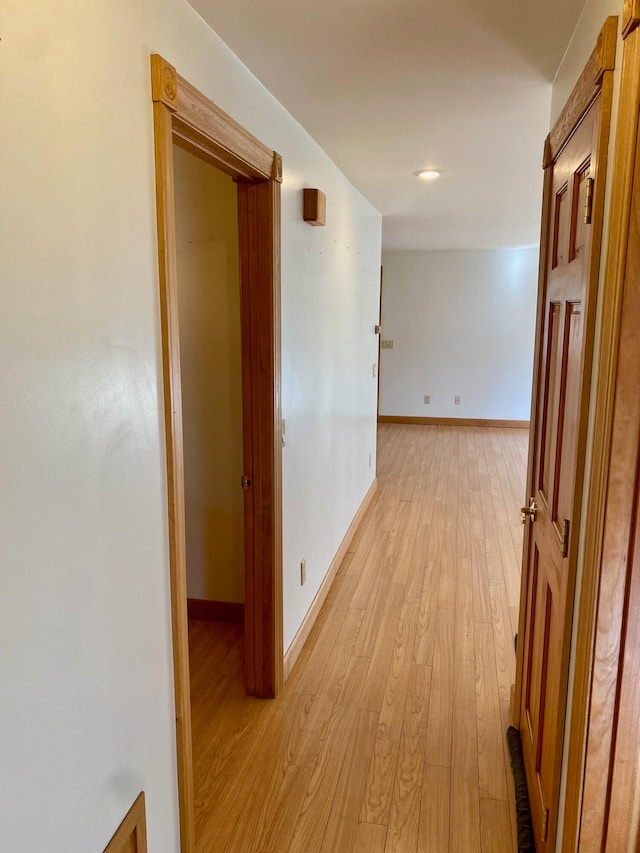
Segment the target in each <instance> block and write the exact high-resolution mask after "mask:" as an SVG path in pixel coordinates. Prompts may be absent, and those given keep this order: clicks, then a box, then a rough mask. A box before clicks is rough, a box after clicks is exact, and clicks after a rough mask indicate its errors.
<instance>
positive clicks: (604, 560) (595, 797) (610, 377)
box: [562, 0, 640, 853]
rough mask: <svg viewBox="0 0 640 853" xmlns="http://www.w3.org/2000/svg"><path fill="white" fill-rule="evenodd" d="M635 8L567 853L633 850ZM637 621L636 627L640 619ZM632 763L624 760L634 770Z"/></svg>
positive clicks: (616, 182)
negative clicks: (631, 614)
mask: <svg viewBox="0 0 640 853" xmlns="http://www.w3.org/2000/svg"><path fill="white" fill-rule="evenodd" d="M639 25H640V0H625V3H624V12H623V19H622V35H623V39H624V53H623V61H622V80H621V90H620V101H619V108H618V127H617V134H616V144H615V158H614V165H613V189H612V199H611V218H610V223H609V246H608V252H607V262H606V275H605V282H604V289H603V295H602V299H603V315H602V323H601V344H600V351H599V358H598V372H597V385H596V397H595V414H594V428H593V446H592V454H591V459H592V463H591V471H590V476H589V482H588V486H587V494H588V501H587V508H586V514H585V543H584V556H583V561H582V584H581V592H580V602H579V607H578V623H577V631H576V651H575V675H574V680H573V686H572V713H571V720H570V725H569V728H568V736H569V743H568V753H567V769H566V772H567V784H566V799H565V809H564V831H563V837H562V851H563V853H574V851H577V850H580V851H598V853H601V851H605V853H616V851H621V850H632V849H634V850H635V849H637V844H638V836H637V833H638V814H637V810H638V803H637V802H635V800H637V795H636V791H637V789H638V784H639V780H638V765H637V759H638V756H639V755H640V721H639V720H638V715H637V707H638V704H637V703H638V686H639V680H640V675H639V669H638V661H639V660H640V637H639V636H638V632H637V625H636V624H635V621H634V620H632V619H630V618H628V617H629V614H630V613H632V612H633V608H634V607H637V600H638V598H637V597H638V584H639V583H640V555H639V554H638V550H637V548H638V542H637V541H636V535H637V527H636V525H637V512H638V488H639V480H638V478H639V473H638V460H639V456H640V404H639V401H638V364H639V363H640V361H639V360H640V340H639V338H638V329H639V328H640V221H639V213H638V212H639V211H640V124H639V115H640V26H639ZM636 621H637V617H636ZM629 758H631V760H629Z"/></svg>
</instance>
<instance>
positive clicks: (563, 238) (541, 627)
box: [509, 18, 617, 850]
mask: <svg viewBox="0 0 640 853" xmlns="http://www.w3.org/2000/svg"><path fill="white" fill-rule="evenodd" d="M616 39H617V19H615V18H610V19H608V20H607V21H606V23H605V26H604V28H603V30H602V32H601V34H600V38H599V40H598V44H597V45H596V48H595V49H594V52H593V54H592V56H591V58H590V60H589V62H588V63H587V66H586V67H585V70H584V72H583V74H582V76H581V77H580V80H579V81H578V84H577V85H576V87H575V89H574V91H573V93H572V95H571V96H570V98H569V101H568V102H567V105H566V106H565V109H564V111H563V113H562V115H561V116H560V118H559V120H558V122H557V124H556V126H555V127H554V129H553V131H552V133H551V136H550V140H549V142H548V145H546V147H545V152H546V153H545V165H546V169H545V191H544V201H543V222H542V228H543V230H542V240H541V246H542V251H541V265H540V287H539V305H538V319H537V336H536V355H535V359H534V393H533V410H532V417H533V424H534V426H533V429H532V441H531V445H530V459H529V474H528V480H527V483H528V486H527V493H526V494H527V500H528V499H529V497H530V496H535V499H536V502H537V503H538V505H539V506H540V507H541V512H540V513H539V518H538V521H537V523H536V526H533V525H527V530H526V532H525V548H524V553H525V561H524V563H523V579H522V586H521V590H522V599H521V605H520V627H519V637H521V638H522V640H523V642H521V643H520V644H519V655H518V665H517V676H516V697H517V701H516V710H515V723H516V725H518V726H519V727H520V730H521V733H522V734H523V746H524V749H525V766H526V767H527V775H528V778H529V784H530V790H534V791H535V794H534V796H533V802H532V811H533V818H534V827H535V829H536V833H537V836H536V837H537V844H538V846H540V847H542V849H544V850H553V849H555V832H556V826H557V821H558V797H559V786H560V767H561V761H562V732H563V731H564V717H565V708H566V695H567V694H566V689H565V685H566V681H567V677H568V668H569V650H570V635H571V625H572V621H571V614H572V612H573V589H574V583H575V571H576V563H577V548H578V537H577V535H571V536H569V539H568V543H567V545H566V551H562V550H561V553H562V556H563V558H565V557H566V558H567V566H566V568H563V569H562V571H560V572H558V566H556V565H554V559H555V558H554V557H553V555H554V554H555V553H556V551H557V548H556V551H554V550H553V548H554V547H555V546H554V545H552V547H551V548H549V547H547V545H546V544H545V542H546V540H547V539H548V541H549V542H551V541H552V538H553V537H552V538H549V537H545V536H544V535H543V528H544V525H545V524H547V523H548V519H549V518H551V517H552V516H553V517H554V518H555V517H556V515H557V516H558V519H559V521H557V520H556V521H554V522H553V524H552V529H553V526H554V525H555V534H557V530H558V524H561V523H562V519H570V524H571V528H570V530H571V531H573V533H574V534H575V531H577V530H578V529H579V527H580V519H581V507H582V481H583V477H582V472H583V470H584V464H585V453H586V438H587V420H588V411H589V389H590V384H591V376H590V369H591V362H592V353H593V341H594V332H595V319H596V311H595V304H596V298H595V297H596V294H597V286H598V278H599V265H600V246H601V232H602V223H603V210H604V199H605V175H606V162H607V151H608V140H609V129H610V120H611V103H612V86H613V75H612V69H613V66H614V64H615V47H616ZM596 110H597V112H596ZM585 115H586V118H585ZM594 115H595V116H597V120H595V123H594V129H593V132H591V131H589V135H590V140H586V141H585V143H584V146H583V147H584V150H583V148H581V149H580V151H578V149H577V148H576V150H575V153H572V152H573V148H572V146H574V147H575V146H577V145H578V142H577V140H578V138H579V136H580V135H581V134H582V135H583V136H584V135H585V134H586V133H587V130H586V127H587V125H586V122H588V121H591V122H593V121H594ZM574 131H575V134H574ZM587 143H589V144H587ZM585 152H588V153H589V161H588V162H589V163H590V167H591V170H592V174H593V175H594V177H595V197H594V206H593V217H592V227H591V229H590V232H591V237H590V241H591V242H590V246H589V245H588V240H587V245H586V248H584V247H583V246H582V243H584V242H585V240H583V239H582V238H583V237H584V236H585V235H584V234H583V231H580V226H577V225H576V223H577V214H578V208H579V207H580V199H581V196H580V186H581V184H580V176H581V175H583V174H586V173H584V172H581V171H580V170H581V168H583V167H581V166H580V165H579V163H578V162H576V163H575V164H573V165H572V164H571V163H570V161H571V158H572V157H574V159H575V157H578V158H579V157H580V156H582V158H583V160H584V158H585ZM585 162H587V161H585ZM563 170H564V172H563ZM570 189H571V192H569V190H570ZM571 199H572V202H571V201H570V200H571ZM563 200H564V201H563ZM569 220H571V224H569ZM578 235H580V237H578ZM583 258H584V269H582V268H581V267H580V264H582V262H583ZM572 267H574V268H575V270H574V274H575V275H577V274H578V272H580V274H581V275H582V276H583V277H584V280H585V282H586V287H585V288H584V293H583V295H582V296H581V297H580V298H578V297H577V296H572V297H571V299H572V300H573V302H571V299H569V300H568V301H567V296H568V291H567V293H565V292H564V291H562V287H565V286H568V282H569V280H570V277H571V275H572V272H571V270H572ZM576 281H577V279H576ZM554 288H555V289H554ZM558 288H560V290H559V289H558ZM541 300H547V301H549V305H547V306H544V305H543V303H542V301H541ZM579 302H580V303H582V307H581V309H580V310H579V312H576V311H575V310H574V308H571V311H569V309H568V308H566V307H564V306H567V305H569V304H572V305H577V304H578V303H579ZM552 308H553V310H554V311H556V312H560V313H562V316H563V317H564V318H565V319H564V320H563V321H562V322H560V319H561V318H560V313H558V320H557V323H555V322H554V321H553V318H554V316H555V315H554V313H553V311H551V309H552ZM565 311H566V314H565ZM550 312H551V313H550ZM576 317H579V318H580V319H579V320H575V323H576V324H579V323H582V324H584V326H583V328H582V332H581V336H582V340H583V341H584V344H583V353H582V354H581V355H580V356H579V358H576V356H577V350H576V352H575V353H573V354H572V355H571V357H572V358H573V359H575V361H576V366H575V368H572V370H573V371H574V378H573V379H572V377H571V374H570V373H567V372H566V369H567V365H569V364H570V362H569V361H566V362H563V366H562V370H560V368H558V371H557V372H554V365H555V360H554V359H555V356H553V355H552V352H553V346H554V341H555V338H554V337H553V336H554V334H557V335H558V341H560V340H561V335H563V334H565V333H566V331H567V330H569V329H570V328H571V324H572V323H574V319H575V318H576ZM563 325H564V331H563V329H562V326H563ZM576 327H577V328H579V326H576ZM556 330H557V332H556ZM577 335H578V333H576V336H577ZM577 339H578V338H577V337H576V340H577ZM563 345H564V346H565V347H566V352H567V353H571V349H570V347H569V344H568V343H566V344H564V343H563ZM549 365H551V367H549ZM547 367H549V370H548V371H547V369H546V368H547ZM543 374H544V376H543ZM560 378H561V381H562V383H563V384H562V388H563V391H562V394H564V393H565V392H567V390H566V389H570V388H571V383H572V382H573V384H574V385H575V390H574V391H572V392H567V393H570V396H569V397H568V398H566V400H564V402H563V403H562V417H563V421H564V420H565V418H566V422H567V424H568V427H567V428H566V429H564V431H563V433H562V435H561V437H558V439H557V442H556V437H555V435H554V434H553V431H552V430H550V431H549V435H547V424H553V422H554V419H555V418H556V416H557V414H558V412H559V411H560V409H558V406H559V405H560V404H559V403H558V400H559V397H558V395H555V396H553V397H550V399H551V400H552V401H553V402H552V403H550V404H549V405H550V406H551V408H550V409H549V411H548V412H547V410H546V408H544V407H545V406H546V405H547V403H545V399H546V398H544V396H543V395H544V394H548V393H550V392H549V391H548V390H547V389H553V387H554V383H557V382H558V381H559V380H560ZM543 385H544V388H543ZM571 395H572V396H571ZM565 404H566V408H565ZM554 406H555V407H556V408H555V409H554V408H553V407H554ZM567 430H568V431H567ZM563 457H564V458H565V459H566V460H567V463H566V464H564V465H562V466H561V463H560V461H559V460H562V459H563ZM553 465H555V466H556V467H555V468H554V467H553ZM561 467H562V470H561ZM570 474H571V476H569V475H570ZM561 475H562V476H561ZM562 477H564V478H565V479H566V483H565V485H564V486H563V485H562ZM557 484H559V485H557ZM550 488H551V490H550ZM547 496H548V503H547ZM554 542H555V544H556V545H557V544H558V543H559V539H558V537H557V535H555V539H554ZM527 555H529V556H530V559H531V565H528V563H527ZM535 555H541V556H540V557H539V558H540V563H539V566H540V569H541V573H540V574H535V573H533V569H532V566H533V560H534V556H535ZM536 559H537V557H536ZM532 579H533V580H535V584H534V583H533V582H532ZM534 587H535V588H534ZM527 594H529V601H527ZM541 596H542V598H544V597H545V596H546V598H545V601H544V602H543V600H542V598H541ZM536 600H537V601H538V604H539V605H540V607H542V608H544V607H546V608H548V612H549V620H546V619H545V618H542V616H541V614H542V611H541V610H540V607H539V608H538V611H537V615H536V621H535V622H534V621H533V618H529V617H530V616H531V615H532V614H533V613H534V602H535V601H536ZM545 602H546V603H545ZM551 602H553V606H551ZM509 604H510V606H511V602H509ZM561 611H564V613H565V615H564V616H563V617H562V618H559V617H558V615H557V614H558V613H559V612H561ZM534 634H535V635H536V637H537V639H536V645H535V649H536V650H537V652H536V653H535V654H533V655H532V657H531V661H532V663H531V669H529V670H527V669H526V664H525V657H524V655H525V648H528V645H527V638H528V636H529V635H531V636H534ZM550 638H551V639H550ZM549 643H552V645H553V648H554V654H553V655H551V656H550V657H549V669H548V671H547V669H546V668H545V669H544V673H545V674H544V690H543V691H541V693H540V695H539V696H538V694H537V693H535V690H534V692H533V693H531V694H530V688H529V686H528V683H529V682H531V683H533V682H535V680H536V677H537V676H536V674H535V673H536V672H538V674H541V673H542V669H539V670H535V667H536V666H538V656H539V655H538V653H542V652H543V651H544V649H545V648H550V646H549V645H548V644H549ZM532 648H533V647H532ZM545 666H546V665H545ZM524 682H527V683H524ZM556 682H558V684H559V687H557V686H554V685H555V684H556ZM523 691H525V692H523ZM525 693H526V695H527V696H529V695H531V696H532V697H533V698H532V700H531V701H532V704H531V709H538V710H539V712H540V721H541V728H540V729H539V731H540V733H544V735H543V734H541V735H540V737H541V744H540V745H538V746H536V747H535V750H537V751H536V755H537V758H535V762H534V758H533V752H532V751H531V750H529V751H527V750H528V744H529V741H528V740H527V738H526V737H525V730H526V729H527V727H528V730H529V731H530V732H531V733H532V737H534V738H535V737H537V734H535V733H536V732H537V731H538V729H537V728H536V726H537V721H538V717H537V715H538V710H532V714H533V716H531V717H530V718H528V721H527V722H525V721H524V719H523V714H524V709H525V706H526V704H527V702H526V701H525V698H524V696H525ZM527 701H528V700H527ZM528 713H529V711H527V714H528ZM544 717H546V718H547V720H548V722H546V723H544V727H543V718H544ZM556 733H557V734H556ZM554 737H555V745H553V744H551V742H550V741H551V739H553V738H554ZM544 739H546V740H547V744H546V745H545V744H543V743H542V741H543V740H544ZM534 763H535V764H536V768H535V770H534V767H533V765H534ZM534 777H535V778H536V779H537V783H536V782H534V781H533V780H534ZM572 796H573V792H572V793H571V794H570V797H569V799H571V797H572ZM546 808H548V809H549V810H550V820H549V832H548V835H549V839H548V841H547V839H546V838H543V837H542V834H543V833H542V825H543V824H542V821H543V812H544V811H545V809H546Z"/></svg>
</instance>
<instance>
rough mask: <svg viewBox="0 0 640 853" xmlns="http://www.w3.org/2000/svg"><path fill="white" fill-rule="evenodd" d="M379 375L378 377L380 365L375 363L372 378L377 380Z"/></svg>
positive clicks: (372, 367) (372, 368)
mask: <svg viewBox="0 0 640 853" xmlns="http://www.w3.org/2000/svg"><path fill="white" fill-rule="evenodd" d="M377 375H378V365H377V364H376V363H375V361H374V362H373V364H372V365H371V378H372V379H375V378H376V376H377Z"/></svg>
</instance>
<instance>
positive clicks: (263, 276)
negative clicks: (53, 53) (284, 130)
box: [151, 55, 283, 853]
mask: <svg viewBox="0 0 640 853" xmlns="http://www.w3.org/2000/svg"><path fill="white" fill-rule="evenodd" d="M151 84H152V98H153V119H154V135H155V160H156V204H157V224H158V262H159V282H160V310H161V328H162V369H163V384H164V412H165V431H166V435H165V440H166V458H167V486H168V522H169V557H170V587H171V614H172V632H173V660H174V693H175V705H176V739H177V744H176V748H177V762H178V791H179V808H180V837H181V849H182V851H183V853H192V851H194V850H195V832H194V793H193V760H192V747H191V701H190V695H189V649H188V622H187V584H186V549H185V500H184V458H183V444H182V442H183V437H182V436H183V432H182V400H181V388H180V342H179V326H178V299H177V284H178V283H177V260H176V237H175V204H174V176H173V145H174V144H177V145H179V146H181V147H182V148H184V149H185V150H187V151H189V152H191V153H192V154H194V155H196V156H197V157H199V158H201V159H203V160H205V161H206V162H208V163H210V164H211V165H213V166H215V167H216V168H218V169H220V170H221V171H223V172H225V173H226V174H228V175H230V176H231V177H232V178H233V179H234V181H235V182H236V183H237V187H238V226H239V249H240V288H241V325H242V386H243V387H242V408H243V458H244V475H245V477H246V478H247V479H248V480H249V481H250V484H249V487H248V488H246V489H245V492H244V494H245V687H246V691H247V693H249V694H250V695H254V696H259V697H273V696H276V695H277V694H278V692H279V691H280V689H281V688H282V682H283V638H282V482H281V471H282V443H281V409H280V372H281V368H280V364H281V361H280V186H281V183H282V159H281V157H280V156H279V154H277V153H276V152H274V151H272V150H270V149H269V148H267V147H266V146H265V145H263V144H262V143H261V142H260V141H259V140H257V139H256V138H255V137H254V136H252V135H251V134H250V133H249V132H248V131H246V130H245V129H244V128H243V127H241V126H240V125H239V124H238V123H237V122H235V121H234V120H233V119H232V118H230V117H229V116H228V115H226V114H225V113H224V112H223V111H222V110H220V109H219V108H218V107H217V106H216V105H215V104H214V103H213V102H212V101H210V100H208V99H207V98H206V97H205V96H204V95H202V94H201V93H200V92H199V91H198V90H197V89H195V88H194V87H193V86H191V85H190V84H189V83H188V82H187V81H186V80H184V79H183V78H182V77H180V75H179V74H177V72H176V69H175V68H174V67H173V66H172V65H170V64H169V63H168V62H167V61H166V60H164V59H163V58H162V57H161V56H159V55H153V56H151ZM238 488H241V483H240V482H238Z"/></svg>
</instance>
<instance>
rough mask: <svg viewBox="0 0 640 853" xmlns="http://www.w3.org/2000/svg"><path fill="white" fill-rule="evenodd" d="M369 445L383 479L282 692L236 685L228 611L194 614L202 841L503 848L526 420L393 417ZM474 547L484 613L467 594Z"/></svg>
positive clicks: (508, 852)
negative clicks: (489, 425)
mask: <svg viewBox="0 0 640 853" xmlns="http://www.w3.org/2000/svg"><path fill="white" fill-rule="evenodd" d="M378 447H379V451H378V453H379V456H378V489H377V491H376V493H375V495H374V496H373V499H372V500H371V503H370V505H369V507H368V509H367V511H366V512H365V514H364V517H363V519H362V522H361V524H360V526H359V528H358V530H357V532H356V534H355V535H354V537H353V539H352V541H351V544H350V546H349V547H350V549H351V550H350V551H348V552H347V554H346V555H345V558H344V560H343V563H342V565H341V566H340V568H339V570H338V572H337V574H336V577H335V580H334V582H333V585H332V587H331V589H330V590H329V592H328V594H327V596H326V599H325V601H324V604H323V605H322V608H321V610H320V614H319V616H318V619H317V620H316V622H315V624H314V626H313V629H312V630H311V632H310V633H309V636H308V637H307V640H306V642H305V644H304V647H303V649H302V651H301V653H300V656H299V658H298V660H297V662H296V664H295V666H294V667H293V668H292V670H291V673H290V676H289V679H288V681H287V682H286V684H285V685H284V688H283V690H282V692H281V694H280V695H279V696H278V698H277V699H275V700H273V701H268V702H260V701H257V700H255V699H251V698H250V697H247V696H245V695H244V691H243V689H242V676H241V669H242V656H241V652H242V643H241V640H240V637H239V632H240V631H241V629H240V626H237V625H219V626H216V625H215V623H210V622H199V623H197V624H194V625H193V627H192V630H191V634H190V642H191V664H192V673H193V675H192V690H193V724H194V762H195V779H196V829H197V848H198V850H199V851H202V853H205V851H206V853H209V851H210V850H212V849H223V850H229V851H232V853H235V851H237V853H244V851H245V850H265V851H266V850H269V851H273V853H276V851H277V853H280V851H281V850H289V851H296V853H297V851H300V852H301V853H302V851H304V853H317V851H320V850H329V851H331V853H333V851H340V853H342V851H345V853H350V851H353V850H358V851H365V850H366V851H367V853H369V851H371V853H374V851H377V850H388V851H398V853H400V851H405V850H412V851H418V850H420V851H429V853H440V851H442V853H444V851H446V852H447V853H459V851H460V850H463V849H464V850H465V851H466V850H474V849H476V850H479V851H482V853H484V851H485V850H497V849H498V848H497V844H498V841H497V840H496V839H499V842H500V843H502V841H503V837H506V838H507V841H506V842H505V846H504V847H503V848H502V851H501V853H512V851H514V850H515V846H514V844H513V828H514V827H515V816H514V815H513V798H512V797H513V794H512V788H510V787H509V785H510V774H511V770H510V767H509V763H508V757H507V756H506V753H505V740H504V730H505V728H506V724H507V719H506V717H507V714H508V699H507V700H505V699H504V697H505V695H508V694H507V680H508V673H509V672H511V673H512V672H513V669H514V657H515V656H514V651H513V636H512V634H511V631H510V629H509V628H507V627H506V625H505V622H508V621H509V620H510V618H511V616H510V612H509V606H508V603H507V602H508V593H507V589H508V588H509V587H512V586H513V585H514V584H515V585H516V586H517V579H518V573H519V567H518V562H517V559H516V557H515V556H514V555H517V552H518V547H519V544H520V543H519V541H518V537H521V536H522V527H521V525H520V523H519V515H518V507H519V505H520V504H521V502H522V500H521V492H522V488H523V486H522V483H523V480H524V476H525V470H526V454H527V450H526V448H527V434H526V432H524V431H523V430H505V429H495V430H493V429H483V428H477V427H475V428H459V427H456V428H448V427H440V426H435V427H432V426H427V427H415V426H406V425H402V424H390V425H382V426H381V427H380V429H379V444H378ZM490 481H492V482H490ZM485 486H486V488H485ZM474 496H475V497H474ZM407 498H410V499H407ZM485 502H486V507H482V508H480V510H479V508H478V503H485ZM478 510H479V511H478ZM510 518H514V519H515V523H514V524H513V525H511V524H510V523H509V521H508V520H509V519H510ZM505 537H508V538H509V542H510V543H511V544H510V547H509V548H507V547H506V545H505V541H504V540H505ZM474 539H475V544H473V540H474ZM520 541H521V540H520ZM474 549H475V553H476V562H477V566H478V571H479V572H480V573H481V574H482V573H484V574H485V577H484V578H479V584H480V586H482V587H483V588H486V589H487V590H488V601H487V606H486V608H485V607H480V608H479V609H478V615H479V616H481V617H482V620H483V621H477V620H476V618H475V616H474V609H473V602H472V600H471V599H470V598H469V597H468V596H465V594H464V592H463V589H464V587H465V586H466V587H467V588H468V589H469V590H472V577H471V574H472V568H471V565H470V562H469V554H470V553H473V552H474ZM459 555H463V557H460V559H459ZM489 571H490V572H491V576H490V577H489V574H488V573H489ZM443 575H446V576H447V578H448V581H447V588H449V587H450V589H451V590H452V591H453V594H452V595H450V594H449V592H445V593H444V594H443V593H442V589H443V587H442V586H441V583H440V580H441V577H442V576H443ZM509 575H512V576H513V578H511V577H509ZM450 581H452V585H451V584H450ZM485 611H486V612H485ZM484 620H486V621H484ZM216 631H218V632H219V635H218V636H217V637H215V638H214V637H211V636H210V632H216ZM496 637H498V638H500V643H501V645H500V647H498V646H499V644H498V642H497V640H496ZM509 656H510V657H509ZM499 670H500V671H501V672H503V675H502V676H501V678H499V676H498V671H499ZM485 800H486V804H485V802H484V801H485ZM505 816H506V823H505V820H504V818H505ZM494 829H495V832H497V833H498V835H497V836H495V837H493V836H492V835H491V832H492V831H493V830H494ZM505 832H506V833H507V835H506V836H505ZM216 845H217V846H216Z"/></svg>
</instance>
